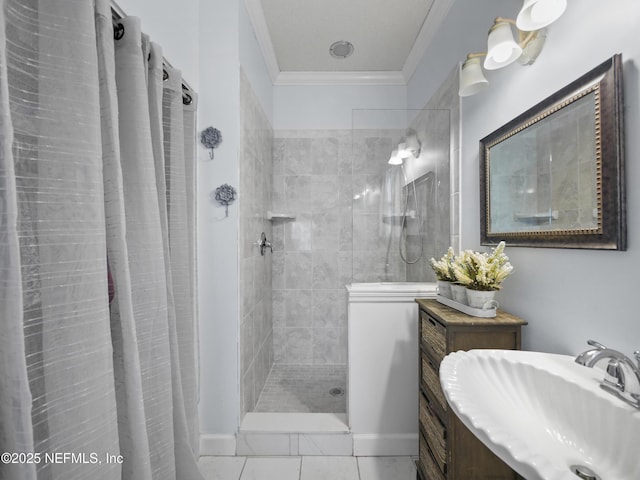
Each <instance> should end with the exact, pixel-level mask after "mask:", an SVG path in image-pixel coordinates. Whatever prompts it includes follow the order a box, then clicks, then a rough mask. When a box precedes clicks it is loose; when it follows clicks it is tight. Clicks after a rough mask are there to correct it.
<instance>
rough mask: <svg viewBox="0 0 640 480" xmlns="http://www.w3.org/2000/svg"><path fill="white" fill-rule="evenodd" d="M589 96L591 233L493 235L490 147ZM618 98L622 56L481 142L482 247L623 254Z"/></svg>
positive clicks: (560, 230) (572, 230)
mask: <svg viewBox="0 0 640 480" xmlns="http://www.w3.org/2000/svg"><path fill="white" fill-rule="evenodd" d="M592 92H594V93H595V95H593V98H594V102H593V103H594V105H593V107H594V123H595V132H594V133H595V135H594V138H595V145H594V146H593V147H594V152H595V180H596V181H595V186H593V187H592V188H594V195H595V196H596V197H597V198H596V205H597V207H595V208H594V217H595V218H596V219H595V220H594V221H593V222H594V225H593V226H592V227H591V226H590V227H589V228H581V227H579V226H578V227H577V228H573V227H572V228H558V229H554V228H549V229H542V230H539V229H538V230H537V229H536V228H534V227H532V228H531V229H528V228H527V227H524V228H523V229H519V230H517V231H508V230H509V229H508V228H506V230H507V231H492V227H491V225H492V224H491V206H492V203H491V200H492V197H491V194H492V192H491V153H492V148H493V147H495V146H496V145H498V144H500V143H501V142H503V141H505V140H507V139H510V138H515V137H514V136H516V135H518V134H519V133H522V132H524V131H525V130H526V129H527V128H528V127H531V126H532V125H535V124H538V123H542V122H545V120H548V119H549V118H550V117H552V116H553V115H554V114H555V113H557V112H561V111H562V109H563V108H565V107H566V106H568V105H571V104H572V103H573V102H574V101H576V100H578V99H581V98H583V97H585V95H587V94H590V93H592ZM622 96H623V93H622V56H621V55H620V54H617V55H614V56H613V57H611V58H610V59H609V60H607V61H606V62H604V63H602V64H601V65H599V66H597V67H596V68H594V69H593V70H591V71H590V72H588V73H586V74H585V75H583V76H582V77H580V78H578V79H577V80H575V81H574V82H572V83H571V84H569V85H567V86H566V87H564V88H562V89H561V90H559V91H558V92H556V93H555V94H553V95H551V96H550V97H549V98H547V99H545V100H543V101H542V102H540V103H538V104H537V105H535V106H534V107H532V108H530V109H529V110H527V111H526V112H524V113H523V114H521V115H519V116H518V117H516V118H514V119H513V120H511V121H510V122H509V123H507V124H506V125H504V126H502V127H501V128H499V129H498V130H496V131H495V132H493V133H491V134H489V135H487V136H486V137H485V138H483V139H482V140H480V241H481V244H482V245H496V244H497V243H498V242H500V241H501V240H504V241H506V242H507V244H508V245H509V246H523V247H553V248H585V249H603V250H626V236H627V235H626V234H627V232H626V195H625V176H624V126H623V99H622ZM578 155H579V152H577V151H576V152H575V156H576V157H577V156H578ZM496 201H497V200H496ZM596 208H597V210H596ZM550 212H551V210H550ZM595 212H597V216H596V215H595ZM512 213H513V215H514V218H515V217H516V216H517V213H516V212H515V211H514V212H512ZM554 213H555V212H554ZM549 215H551V213H550V214H549ZM549 218H551V217H549ZM553 218H556V217H553ZM496 230H498V229H497V228H496ZM514 230H515V229H514Z"/></svg>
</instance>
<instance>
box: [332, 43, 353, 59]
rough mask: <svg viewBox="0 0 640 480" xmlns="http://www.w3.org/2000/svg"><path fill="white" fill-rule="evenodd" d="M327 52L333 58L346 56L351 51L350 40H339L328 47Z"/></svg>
mask: <svg viewBox="0 0 640 480" xmlns="http://www.w3.org/2000/svg"><path fill="white" fill-rule="evenodd" d="M329 53H330V54H331V56H332V57H334V58H347V57H348V56H349V55H351V54H352V53H353V45H352V44H351V43H350V42H347V41H344V40H340V41H339V42H335V43H333V44H332V45H331V46H330V47H329Z"/></svg>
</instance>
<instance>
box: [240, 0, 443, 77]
mask: <svg viewBox="0 0 640 480" xmlns="http://www.w3.org/2000/svg"><path fill="white" fill-rule="evenodd" d="M454 1H455V0H245V5H246V7H247V11H248V12H249V17H250V19H251V23H252V24H253V28H254V31H255V33H256V38H257V39H258V43H259V45H260V48H261V50H262V54H263V56H264V58H265V61H266V64H267V68H268V70H269V74H270V75H271V80H272V81H273V83H274V84H275V85H292V84H293V85H300V84H378V85H406V83H407V81H408V80H409V78H410V77H411V75H412V74H413V72H414V71H415V68H416V66H417V65H418V62H419V61H420V59H421V58H422V56H423V54H424V52H425V51H426V49H427V48H428V46H429V44H430V42H431V40H432V38H433V35H434V34H435V32H436V31H437V29H438V27H439V26H440V24H441V22H442V20H443V19H444V17H445V16H446V14H447V13H448V11H449V9H450V8H451V5H452V4H453V2H454ZM342 40H344V41H348V42H351V43H352V44H353V46H354V52H353V54H352V55H350V56H349V57H347V58H334V57H332V56H331V55H330V54H329V47H330V46H331V44H332V43H334V42H337V41H342Z"/></svg>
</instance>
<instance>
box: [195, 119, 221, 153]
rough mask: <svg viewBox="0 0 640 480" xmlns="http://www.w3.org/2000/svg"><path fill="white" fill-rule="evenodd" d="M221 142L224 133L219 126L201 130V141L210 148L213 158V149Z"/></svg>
mask: <svg viewBox="0 0 640 480" xmlns="http://www.w3.org/2000/svg"><path fill="white" fill-rule="evenodd" d="M220 142H222V133H220V130H218V129H217V128H213V127H207V128H205V129H204V130H203V131H202V132H200V143H201V144H202V145H204V146H205V147H207V148H209V149H210V151H209V158H211V160H213V149H214V148H216V147H217V146H218V145H220Z"/></svg>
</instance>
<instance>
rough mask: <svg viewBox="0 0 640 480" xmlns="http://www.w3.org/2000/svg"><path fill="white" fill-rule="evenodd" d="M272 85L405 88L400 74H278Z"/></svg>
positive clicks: (405, 81)
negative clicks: (387, 86)
mask: <svg viewBox="0 0 640 480" xmlns="http://www.w3.org/2000/svg"><path fill="white" fill-rule="evenodd" d="M273 84H274V85H279V86H281V85H398V86H405V85H406V84H407V79H406V78H405V77H404V75H403V74H402V72H377V71H376V72H280V73H279V74H278V75H277V77H276V79H275V81H274V82H273Z"/></svg>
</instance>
